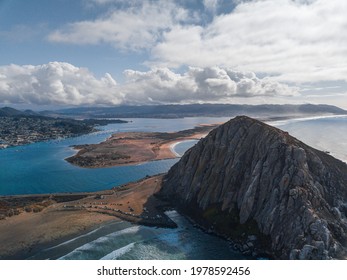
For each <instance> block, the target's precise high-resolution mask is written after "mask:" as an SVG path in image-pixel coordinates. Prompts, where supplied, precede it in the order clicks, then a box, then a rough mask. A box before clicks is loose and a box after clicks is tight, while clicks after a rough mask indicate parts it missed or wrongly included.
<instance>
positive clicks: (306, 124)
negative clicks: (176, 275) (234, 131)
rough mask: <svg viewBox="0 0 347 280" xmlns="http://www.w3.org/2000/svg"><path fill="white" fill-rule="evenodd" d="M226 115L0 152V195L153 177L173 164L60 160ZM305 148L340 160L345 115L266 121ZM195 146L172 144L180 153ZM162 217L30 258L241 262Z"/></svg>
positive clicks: (145, 122) (344, 150)
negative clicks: (112, 141) (88, 147)
mask: <svg viewBox="0 0 347 280" xmlns="http://www.w3.org/2000/svg"><path fill="white" fill-rule="evenodd" d="M226 120H228V119H227V118H222V119H221V118H188V119H178V120H176V119H175V120H157V119H134V120H133V122H131V123H128V124H112V125H108V126H105V127H103V128H102V129H103V130H102V131H101V132H98V133H93V134H90V135H84V136H81V137H77V138H72V139H63V140H61V141H48V142H45V143H36V144H32V145H28V146H23V147H16V148H11V149H6V150H0V194H25V193H50V192H75V191H95V190H100V189H107V188H110V187H113V186H117V185H119V184H123V183H126V182H129V181H134V180H137V179H140V178H142V177H144V176H145V175H152V174H157V173H161V172H166V171H167V170H168V169H169V168H170V167H171V166H172V165H173V164H174V163H175V162H176V161H177V160H178V159H172V160H163V161H156V162H150V163H146V164H141V165H138V166H126V167H112V168H99V169H83V168H79V167H75V166H72V165H70V164H69V163H67V162H66V161H64V158H66V157H68V156H70V155H72V154H74V151H73V150H72V149H71V148H70V145H76V144H83V143H98V142H100V141H102V140H104V139H106V138H107V137H108V136H109V135H111V134H112V133H115V132H118V131H175V130H182V129H186V128H190V127H192V126H194V125H197V124H200V123H215V122H223V121H226ZM270 124H271V125H274V126H276V127H279V128H280V129H282V130H286V131H288V132H289V133H290V134H291V135H293V136H294V137H296V138H298V139H299V140H302V141H304V142H305V143H307V144H309V145H311V146H313V147H315V148H317V149H320V150H325V151H329V152H330V153H331V154H332V155H333V156H335V157H337V158H339V159H341V160H343V161H346V162H347V116H340V117H324V118H311V119H297V120H288V121H278V122H272V123H270ZM196 142H197V141H185V142H182V143H180V144H178V145H176V146H175V147H174V150H175V152H176V153H178V154H180V155H182V154H183V153H184V152H185V151H186V150H187V149H188V148H190V147H191V146H192V145H194V144H195V143H196ZM168 215H169V216H170V217H171V218H172V219H173V220H174V221H175V222H176V223H177V224H178V228H176V229H163V228H154V227H146V226H139V225H133V224H130V223H127V222H114V223H111V224H107V225H104V226H102V227H100V228H98V229H95V230H94V231H92V232H89V233H87V234H84V235H81V236H79V237H76V238H74V239H71V240H68V241H66V242H64V243H61V244H58V245H56V246H54V247H51V248H48V249H46V250H43V251H41V252H39V253H37V254H36V255H34V256H32V257H31V259H83V260H85V259H130V260H131V259H244V258H245V256H243V255H241V254H240V253H238V252H235V251H234V250H233V249H232V248H231V246H230V244H229V242H227V241H226V240H223V239H220V238H218V237H216V236H214V235H210V234H207V233H205V232H203V231H201V230H200V229H198V228H196V227H194V226H193V225H192V224H191V223H190V222H189V221H187V220H186V219H185V218H184V217H182V216H180V215H179V214H178V213H176V212H175V211H172V212H169V213H168Z"/></svg>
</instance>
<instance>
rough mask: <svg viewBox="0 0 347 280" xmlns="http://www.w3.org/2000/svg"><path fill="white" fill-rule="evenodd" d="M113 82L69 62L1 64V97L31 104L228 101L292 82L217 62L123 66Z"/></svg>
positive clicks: (273, 93)
mask: <svg viewBox="0 0 347 280" xmlns="http://www.w3.org/2000/svg"><path fill="white" fill-rule="evenodd" d="M124 75H125V82H124V83H123V84H117V83H116V81H115V80H114V79H113V78H112V77H111V75H110V74H105V76H104V77H102V78H101V79H97V78H96V77H95V76H94V75H93V74H92V73H91V72H90V71H88V70H87V69H85V68H79V67H76V66H73V65H71V64H68V63H62V62H51V63H48V64H43V65H37V66H32V65H24V66H19V65H8V66H2V67H0V99H1V100H2V102H5V103H17V104H18V103H27V104H36V105H115V104H169V103H202V102H229V103H232V102H233V101H234V100H235V99H237V98H248V99H249V100H250V99H252V98H255V97H267V98H273V97H284V96H293V95H296V94H297V88H293V87H289V86H287V85H285V84H281V83H278V82H275V81H271V80H269V79H266V78H264V79H260V78H258V77H257V76H256V75H255V74H254V73H252V72H240V71H233V70H232V69H224V68H220V67H206V68H198V67H194V68H193V67H191V68H189V69H188V70H187V71H186V72H185V73H182V74H178V73H175V72H173V71H171V70H170V69H168V68H158V69H152V70H149V71H147V72H140V71H135V70H126V71H125V72H124Z"/></svg>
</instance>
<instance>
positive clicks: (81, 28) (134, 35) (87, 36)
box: [48, 0, 194, 51]
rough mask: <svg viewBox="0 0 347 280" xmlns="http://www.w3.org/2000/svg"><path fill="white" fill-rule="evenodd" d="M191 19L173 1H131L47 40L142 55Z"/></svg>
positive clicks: (67, 26)
mask: <svg viewBox="0 0 347 280" xmlns="http://www.w3.org/2000/svg"><path fill="white" fill-rule="evenodd" d="M94 2H95V3H99V4H106V3H110V2H112V1H108V0H98V1H96V0H94ZM121 2H122V1H121ZM119 3H120V2H119ZM119 3H118V4H119ZM192 18H194V16H192V15H191V14H189V13H187V11H186V10H185V9H183V8H181V7H179V6H177V5H175V4H174V2H173V1H165V2H164V1H158V2H153V1H132V2H129V3H127V5H126V6H125V7H122V8H120V7H118V8H117V9H116V8H114V9H112V8H110V10H109V12H108V13H107V14H105V15H103V16H101V17H99V18H97V19H96V20H93V21H80V22H75V23H70V24H68V25H66V26H65V27H63V28H62V29H58V30H56V31H54V32H52V33H51V34H50V35H49V36H48V40H49V41H51V42H59V43H71V44H91V45H96V44H103V43H106V44H110V45H112V46H114V47H115V48H119V49H121V50H128V51H129V50H132V51H139V50H144V49H149V48H151V47H153V46H154V45H155V44H156V42H157V41H158V40H160V38H161V36H162V34H163V33H164V32H165V31H166V30H168V29H170V28H171V26H173V25H174V24H176V23H179V22H184V21H192Z"/></svg>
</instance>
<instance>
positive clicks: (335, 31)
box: [48, 0, 347, 84]
mask: <svg viewBox="0 0 347 280" xmlns="http://www.w3.org/2000/svg"><path fill="white" fill-rule="evenodd" d="M85 1H87V2H89V3H94V5H99V6H103V7H105V6H106V7H107V9H108V12H105V13H104V14H102V15H99V16H98V17H97V18H96V19H94V20H85V21H79V22H74V23H70V24H68V25H65V26H63V27H61V28H60V29H57V30H55V31H54V32H52V33H51V34H50V35H49V37H48V39H49V40H50V41H51V42H59V43H71V44H93V45H96V44H109V45H112V46H113V47H114V48H116V49H117V50H121V51H128V52H132V51H136V52H138V51H140V52H141V51H144V52H145V53H146V54H149V55H150V56H149V58H148V59H147V61H146V62H145V64H146V65H147V66H149V67H150V68H163V67H164V68H165V67H168V68H170V69H172V68H179V67H181V66H189V65H191V66H195V67H201V68H205V67H213V66H215V65H218V66H219V67H223V68H232V69H238V70H241V71H252V72H256V73H266V74H267V75H268V76H270V78H271V79H273V80H277V81H282V82H283V81H284V82H291V83H297V84H301V83H307V82H318V81H337V80H345V81H347V64H346V63H345V60H346V57H347V48H346V47H345V46H346V45H347V32H346V28H347V17H346V14H347V2H346V1H345V0H329V1H328V0H233V1H225V0H204V1H202V2H201V3H199V4H198V1H188V2H187V1H181V0H176V1H174V0H168V1H151V0H143V1H140V0H132V1H125V0H85ZM201 7H202V8H201Z"/></svg>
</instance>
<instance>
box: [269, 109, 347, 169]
mask: <svg viewBox="0 0 347 280" xmlns="http://www.w3.org/2000/svg"><path fill="white" fill-rule="evenodd" d="M269 124H270V125H273V126H276V127H278V128H280V129H282V130H285V131H288V132H289V134H290V135H292V136H294V137H296V138H297V139H299V140H300V141H303V142H304V143H306V144H308V145H310V146H311V147H313V148H316V149H318V150H321V151H327V152H329V153H330V154H331V155H332V156H334V157H335V158H337V159H340V160H342V161H344V162H346V163H347V116H346V115H342V116H329V117H312V118H302V119H293V120H286V121H278V122H271V123H269Z"/></svg>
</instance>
